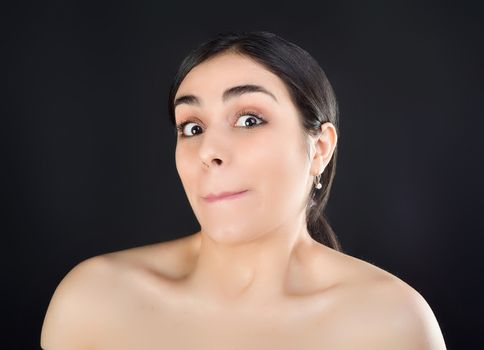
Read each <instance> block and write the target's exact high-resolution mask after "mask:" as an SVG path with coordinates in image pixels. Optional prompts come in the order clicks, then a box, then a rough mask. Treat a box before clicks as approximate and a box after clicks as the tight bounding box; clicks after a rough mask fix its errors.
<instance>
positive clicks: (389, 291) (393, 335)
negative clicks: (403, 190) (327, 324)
mask: <svg viewBox="0 0 484 350" xmlns="http://www.w3.org/2000/svg"><path fill="white" fill-rule="evenodd" d="M333 258H334V259H335V260H336V261H338V263H336V265H339V269H340V273H341V274H342V276H344V277H343V278H344V281H343V283H341V284H340V286H341V288H340V289H339V291H338V301H339V302H338V303H337V305H338V307H337V310H338V311H337V312H335V313H334V314H333V319H332V321H333V324H334V326H335V327H338V326H340V327H341V329H340V330H341V331H343V329H344V330H346V331H348V330H350V329H351V333H352V334H353V338H354V341H355V344H352V345H354V346H359V347H360V348H368V349H387V348H391V349H410V348H412V349H421V350H437V349H439V350H443V349H445V343H444V340H443V337H442V333H441V330H440V327H439V325H438V322H437V320H436V318H435V315H434V313H433V312H432V310H431V308H430V306H429V304H428V303H427V301H426V300H425V299H424V297H423V296H422V295H421V294H420V293H419V292H418V291H417V290H415V289H414V288H413V287H411V286H410V285H409V284H407V283H406V282H404V281H403V280H402V279H400V278H398V277H397V276H395V275H393V274H391V273H390V272H388V271H385V270H384V269H382V268H380V267H378V266H376V265H374V264H372V263H369V262H367V261H364V260H361V259H359V258H356V257H353V256H350V255H347V254H343V253H340V252H336V253H335V254H334V256H333ZM337 320H341V322H337ZM335 332H339V330H338V329H335ZM352 345H350V347H349V348H352V347H351V346H352ZM365 346H367V347H365ZM341 348H345V347H344V346H342V347H341Z"/></svg>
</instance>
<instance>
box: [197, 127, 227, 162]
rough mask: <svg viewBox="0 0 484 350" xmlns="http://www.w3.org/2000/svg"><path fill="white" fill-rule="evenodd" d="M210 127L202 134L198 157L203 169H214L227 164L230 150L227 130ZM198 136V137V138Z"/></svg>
mask: <svg viewBox="0 0 484 350" xmlns="http://www.w3.org/2000/svg"><path fill="white" fill-rule="evenodd" d="M221 129H222V128H218V129H216V128H215V127H212V128H210V129H207V130H205V131H204V132H203V134H202V135H200V136H201V138H202V141H201V143H200V148H199V156H200V159H201V161H202V163H203V165H204V166H205V167H216V166H220V165H222V164H224V163H227V162H228V157H229V153H230V148H231V142H230V137H228V136H229V135H227V134H228V132H227V130H225V131H222V130H221ZM200 136H199V137H200Z"/></svg>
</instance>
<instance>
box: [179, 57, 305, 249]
mask: <svg viewBox="0 0 484 350" xmlns="http://www.w3.org/2000/svg"><path fill="white" fill-rule="evenodd" d="M175 101H176V102H175V105H176V107H175V119H176V124H177V125H180V124H181V123H183V122H189V123H188V124H185V125H184V127H183V129H182V130H179V131H178V138H177V144H176V154H175V158H176V167H177V170H178V174H179V176H180V179H181V182H182V184H183V187H184V189H185V192H186V194H187V197H188V200H189V202H190V205H191V206H192V209H193V211H194V214H195V216H196V217H197V220H198V222H199V223H200V225H201V228H202V231H203V232H205V233H206V234H209V235H210V236H211V238H212V239H214V240H215V241H219V242H242V241H249V240H252V239H255V238H258V237H259V236H261V235H264V234H266V233H269V232H271V231H273V230H277V229H278V228H281V227H283V226H281V225H285V224H289V225H291V224H292V222H293V221H294V220H295V219H296V218H297V217H298V216H299V215H301V212H302V211H304V210H305V207H306V204H307V196H308V194H309V190H310V187H311V185H312V180H313V178H312V177H311V173H310V165H311V164H310V160H309V158H308V154H307V150H306V142H307V139H306V136H305V134H304V132H303V130H302V127H301V125H300V121H299V116H298V111H297V110H296V107H295V106H294V104H293V103H292V100H291V98H290V95H289V92H288V90H287V88H286V87H285V85H284V83H283V82H282V80H281V79H279V78H278V77H277V76H276V75H274V74H273V73H271V72H270V71H269V70H267V69H266V68H265V67H264V66H262V65H261V64H259V63H256V62H255V61H254V60H252V59H250V58H248V57H247V56H242V55H240V54H234V53H224V54H221V55H218V56H215V57H214V58H211V59H210V60H208V61H205V62H203V63H201V64H199V65H198V66H196V67H195V68H193V69H192V70H191V71H190V73H189V74H188V75H187V76H186V77H185V79H184V80H183V81H182V83H181V85H180V87H179V89H178V91H177V94H176V97H175ZM311 158H312V156H311ZM244 190H245V191H246V192H245V193H243V194H242V195H241V196H239V197H237V198H232V199H225V200H218V201H212V202H209V201H207V200H205V199H204V198H203V197H204V196H207V195H208V194H210V193H211V194H219V193H221V192H240V191H244Z"/></svg>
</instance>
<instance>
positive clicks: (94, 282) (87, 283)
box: [41, 256, 114, 350]
mask: <svg viewBox="0 0 484 350" xmlns="http://www.w3.org/2000/svg"><path fill="white" fill-rule="evenodd" d="M113 267H114V265H113V264H112V263H111V262H110V261H109V259H106V258H104V257H102V256H97V257H92V258H88V259H86V260H84V261H82V262H80V263H78V264H77V265H76V266H74V267H73V268H72V269H71V270H70V271H69V272H68V273H67V274H66V276H65V277H64V278H63V279H62V281H61V282H60V283H59V285H58V286H57V288H56V289H55V291H54V293H53V295H52V297H51V300H50V303H49V306H48V308H47V312H46V314H45V317H44V322H43V325H42V331H41V347H42V349H44V350H56V349H70V348H71V347H72V346H74V345H75V346H76V348H77V347H78V346H80V345H84V346H85V348H88V347H89V346H90V343H89V342H90V340H91V339H93V338H94V337H95V336H96V332H97V330H98V329H99V327H98V326H99V324H98V322H101V320H102V317H103V315H104V316H106V315H105V314H103V310H105V306H106V305H105V301H106V300H109V296H108V295H107V294H108V293H107V290H108V288H104V287H103V286H107V285H108V284H109V283H111V281H112V277H111V276H113V274H112V270H113ZM103 293H104V295H103ZM93 310H95V312H96V315H95V316H96V317H93Z"/></svg>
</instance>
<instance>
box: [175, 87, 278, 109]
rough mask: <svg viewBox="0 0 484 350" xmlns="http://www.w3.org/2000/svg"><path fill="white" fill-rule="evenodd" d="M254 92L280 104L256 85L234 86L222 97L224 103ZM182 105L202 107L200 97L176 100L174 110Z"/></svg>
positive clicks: (181, 97) (264, 89) (188, 96)
mask: <svg viewBox="0 0 484 350" xmlns="http://www.w3.org/2000/svg"><path fill="white" fill-rule="evenodd" d="M252 92H261V93H264V94H266V95H268V96H270V97H272V99H274V101H276V102H277V103H279V102H278V101H277V98H276V96H274V94H273V93H272V92H270V91H269V90H267V89H266V88H264V87H262V86H260V85H254V84H245V85H237V86H234V87H231V88H229V89H227V90H225V91H224V93H223V95H222V101H224V102H227V100H229V99H231V98H233V97H236V96H240V95H243V94H248V93H252ZM181 104H187V105H197V106H200V105H201V103H200V99H199V98H198V97H196V96H195V95H183V96H180V97H178V98H177V99H175V102H174V103H173V108H176V106H178V105H181Z"/></svg>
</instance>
